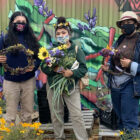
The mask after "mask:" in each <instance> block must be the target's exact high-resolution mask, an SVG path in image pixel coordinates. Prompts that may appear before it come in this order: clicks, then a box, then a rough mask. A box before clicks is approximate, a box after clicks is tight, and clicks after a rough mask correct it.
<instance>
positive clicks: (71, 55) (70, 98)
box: [41, 17, 88, 140]
mask: <svg viewBox="0 0 140 140" xmlns="http://www.w3.org/2000/svg"><path fill="white" fill-rule="evenodd" d="M55 35H56V39H57V41H58V43H59V44H60V45H61V47H62V48H61V47H58V48H59V50H64V52H65V56H66V57H67V59H68V61H66V57H64V58H63V59H62V60H63V62H64V63H63V64H64V65H66V64H68V63H69V62H72V60H75V61H76V60H77V61H78V63H79V66H78V67H77V68H76V69H71V67H72V65H73V63H69V66H68V67H65V66H64V65H63V66H61V67H60V66H59V65H58V66H55V67H54V68H53V70H52V68H50V67H49V66H48V65H46V66H44V65H45V64H46V63H47V62H46V61H44V62H43V63H42V64H41V69H42V71H43V72H44V73H45V74H47V76H48V83H47V85H46V88H47V98H48V101H49V106H50V111H51V119H52V123H53V127H54V134H55V138H56V139H59V140H62V139H65V135H64V122H63V116H64V110H63V109H64V101H65V103H66V105H67V107H68V110H69V112H70V117H71V120H72V125H73V129H74V133H75V136H76V138H77V139H78V140H88V135H87V132H86V129H85V125H84V121H83V118H82V112H81V103H80V90H79V86H78V80H79V79H80V78H82V77H84V75H85V73H86V72H87V67H86V61H85V55H84V53H83V51H82V50H81V49H80V48H78V50H77V51H76V48H75V44H74V43H73V42H72V41H70V36H71V27H70V25H69V23H68V22H67V21H66V19H65V18H64V17H59V18H58V20H57V24H56V26H55ZM62 44H63V45H62ZM64 44H65V45H64ZM46 53H47V52H46ZM61 55H62V53H61ZM73 62H74V61H73ZM70 65H71V66H70ZM57 75H58V77H59V76H60V77H61V79H62V80H61V81H62V82H63V81H68V79H71V81H74V85H73V84H72V83H71V82H69V83H68V84H67V85H68V88H67V90H66V89H65V86H63V87H64V88H63V89H65V90H61V89H58V88H59V87H57V85H59V82H58V81H59V79H57V78H56V77H57ZM57 83H58V84H57ZM53 85H55V88H54V86H53ZM52 87H53V88H52ZM55 89H58V90H55ZM57 91H62V93H60V92H59V93H58V92H57ZM67 92H68V93H69V94H66V93H67ZM55 94H59V95H60V96H59V98H57V99H56V101H57V102H58V104H56V103H55V104H53V103H54V98H55V97H56V95H55Z"/></svg>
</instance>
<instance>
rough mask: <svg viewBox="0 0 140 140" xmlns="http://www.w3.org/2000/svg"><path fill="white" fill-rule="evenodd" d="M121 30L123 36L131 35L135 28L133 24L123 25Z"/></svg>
mask: <svg viewBox="0 0 140 140" xmlns="http://www.w3.org/2000/svg"><path fill="white" fill-rule="evenodd" d="M121 29H124V32H125V33H124V34H125V35H131V34H132V33H133V32H134V31H135V29H136V28H135V25H134V24H124V25H123V26H122V27H121Z"/></svg>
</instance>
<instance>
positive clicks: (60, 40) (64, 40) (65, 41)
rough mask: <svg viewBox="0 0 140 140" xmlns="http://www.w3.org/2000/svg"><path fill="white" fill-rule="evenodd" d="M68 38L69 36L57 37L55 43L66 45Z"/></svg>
mask: <svg viewBox="0 0 140 140" xmlns="http://www.w3.org/2000/svg"><path fill="white" fill-rule="evenodd" d="M69 39H70V37H69V35H66V36H64V37H59V36H58V37H57V41H58V42H59V43H61V44H66V43H67V42H68V41H69Z"/></svg>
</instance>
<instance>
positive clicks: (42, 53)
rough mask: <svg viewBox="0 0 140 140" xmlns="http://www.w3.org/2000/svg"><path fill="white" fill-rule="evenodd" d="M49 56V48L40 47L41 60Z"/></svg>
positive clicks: (39, 56) (39, 55)
mask: <svg viewBox="0 0 140 140" xmlns="http://www.w3.org/2000/svg"><path fill="white" fill-rule="evenodd" d="M48 56H49V53H48V51H47V49H46V48H45V47H41V48H40V49H39V53H38V58H39V59H41V60H44V59H45V58H47V57H48Z"/></svg>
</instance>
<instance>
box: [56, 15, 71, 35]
mask: <svg viewBox="0 0 140 140" xmlns="http://www.w3.org/2000/svg"><path fill="white" fill-rule="evenodd" d="M60 23H62V24H63V25H61V26H58V25H59V24H60ZM65 23H67V21H66V18H65V17H59V18H58V19H57V24H56V28H55V32H56V31H57V30H58V29H65V30H67V31H68V33H69V34H71V32H72V29H71V26H70V25H69V24H68V25H67V26H65V25H64V24H65Z"/></svg>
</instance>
